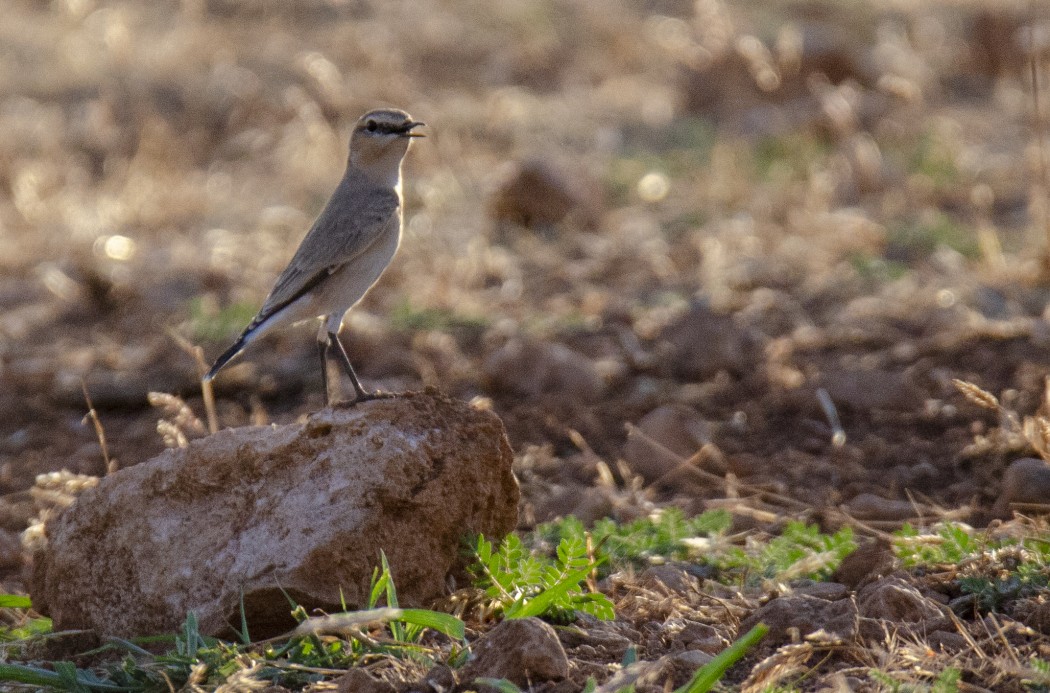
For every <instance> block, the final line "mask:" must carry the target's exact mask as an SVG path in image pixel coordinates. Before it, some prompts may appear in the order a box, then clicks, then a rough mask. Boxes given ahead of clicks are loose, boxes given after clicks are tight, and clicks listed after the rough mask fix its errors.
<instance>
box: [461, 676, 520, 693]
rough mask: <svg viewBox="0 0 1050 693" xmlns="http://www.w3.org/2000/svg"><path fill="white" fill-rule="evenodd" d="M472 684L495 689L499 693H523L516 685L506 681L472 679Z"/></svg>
mask: <svg viewBox="0 0 1050 693" xmlns="http://www.w3.org/2000/svg"><path fill="white" fill-rule="evenodd" d="M473 683H474V684H476V685H479V686H489V687H490V688H495V689H496V690H497V691H499V693H523V692H522V690H521V689H520V688H518V685H517V684H516V683H514V682H513V681H508V680H507V679H488V678H480V679H474V681H473Z"/></svg>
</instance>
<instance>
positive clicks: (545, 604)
mask: <svg viewBox="0 0 1050 693" xmlns="http://www.w3.org/2000/svg"><path fill="white" fill-rule="evenodd" d="M590 572H591V567H590V566H584V567H583V568H580V569H579V570H576V571H573V572H571V573H569V574H568V575H566V576H565V577H564V578H563V579H562V580H560V581H559V582H558V584H556V585H554V586H553V587H551V588H548V589H545V590H543V591H542V592H540V593H539V594H537V595H536V596H535V597H533V598H532V599H530V600H529V601H527V602H525V603H524V604H515V605H514V606H513V607H511V608H510V609H508V610H507V611H506V612H505V613H504V617H505V618H528V617H529V616H541V615H542V614H544V613H546V612H547V610H548V609H550V608H551V606H552V605H554V604H555V603H557V602H559V601H562V600H564V599H566V598H567V595H568V593H569V590H573V589H576V588H577V587H578V586H579V584H580V582H581V581H583V580H585V579H586V578H587V575H588V574H590Z"/></svg>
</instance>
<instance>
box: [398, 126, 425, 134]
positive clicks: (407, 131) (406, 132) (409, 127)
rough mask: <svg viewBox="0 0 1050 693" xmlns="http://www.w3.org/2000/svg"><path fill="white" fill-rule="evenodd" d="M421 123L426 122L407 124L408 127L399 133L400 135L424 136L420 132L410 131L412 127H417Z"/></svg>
mask: <svg viewBox="0 0 1050 693" xmlns="http://www.w3.org/2000/svg"><path fill="white" fill-rule="evenodd" d="M421 125H423V126H425V125H426V123H412V124H411V125H409V126H408V129H407V130H405V131H404V132H402V133H401V136H402V137H426V135H424V134H423V133H422V132H412V130H413V128H418V127H420V126H421Z"/></svg>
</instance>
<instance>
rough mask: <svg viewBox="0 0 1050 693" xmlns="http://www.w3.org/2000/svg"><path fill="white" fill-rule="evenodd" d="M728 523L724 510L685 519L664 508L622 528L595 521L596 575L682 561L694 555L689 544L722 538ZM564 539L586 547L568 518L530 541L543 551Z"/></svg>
mask: <svg viewBox="0 0 1050 693" xmlns="http://www.w3.org/2000/svg"><path fill="white" fill-rule="evenodd" d="M731 523H732V517H731V516H730V514H729V513H728V512H726V511H724V510H711V511H708V512H705V513H703V514H701V515H697V516H695V517H691V518H686V517H685V515H684V513H682V511H681V510H680V509H678V508H666V509H664V510H661V511H660V512H658V513H655V514H653V515H652V516H650V517H646V518H642V519H639V520H635V521H633V522H628V523H626V524H622V525H621V524H617V523H616V522H615V521H613V520H610V519H608V518H605V519H602V520H598V521H597V522H595V523H594V527H593V528H592V529H591V530H590V535H591V541H592V544H593V546H594V547H595V548H594V555H595V557H596V558H598V559H600V560H601V561H602V565H601V566H600V567H599V574H600V575H604V574H608V573H611V572H613V571H616V570H621V569H623V568H626V567H635V568H640V567H644V566H647V565H652V564H653V563H660V562H665V561H669V560H685V559H686V558H688V557H689V556H690V554H691V553H692V551H693V549H692V548H691V547H690V545H689V540H692V539H698V538H709V537H715V536H718V535H721V534H724V533H725V532H726V531H727V530H728V529H729V526H730V524H731ZM565 539H571V540H572V541H574V542H583V543H584V544H586V541H587V528H586V527H584V525H583V523H582V522H580V521H579V520H578V519H576V518H575V517H572V516H569V517H567V518H564V519H561V520H558V521H556V522H549V523H546V524H542V525H540V526H539V527H537V528H536V531H535V533H534V534H533V539H531V541H532V543H533V545H534V546H535V547H536V548H539V549H544V548H546V547H549V546H554V545H556V544H558V542H561V541H564V540H565ZM527 541H529V540H527ZM548 550H549V549H548Z"/></svg>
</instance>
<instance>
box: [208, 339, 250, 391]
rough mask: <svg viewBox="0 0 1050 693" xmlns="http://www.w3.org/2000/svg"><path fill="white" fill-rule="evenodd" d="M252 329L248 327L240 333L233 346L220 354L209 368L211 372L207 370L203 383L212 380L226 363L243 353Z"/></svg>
mask: <svg viewBox="0 0 1050 693" xmlns="http://www.w3.org/2000/svg"><path fill="white" fill-rule="evenodd" d="M252 327H253V326H252V325H249V326H248V328H249V329H247V330H245V331H244V332H242V333H241V336H240V337H238V338H237V341H236V342H234V343H233V346H231V347H230V348H229V349H227V350H226V351H224V352H223V353H222V356H220V357H219V358H217V359H215V364H214V365H213V366H212V367H211V370H209V371H208V373H207V374H206V375H205V376H204V380H205V381H209V380H211V379H212V378H214V377H215V376H216V374H218V372H219V371H221V370H222V368H223V366H225V365H226V364H227V363H229V362H230V361H232V360H233V359H234V358H236V357H237V355H238V354H240V353H241V352H242V351H244V348H245V347H246V346H248V342H249V341H250V338H251V336H252V335H251V332H252V329H251V328H252Z"/></svg>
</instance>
